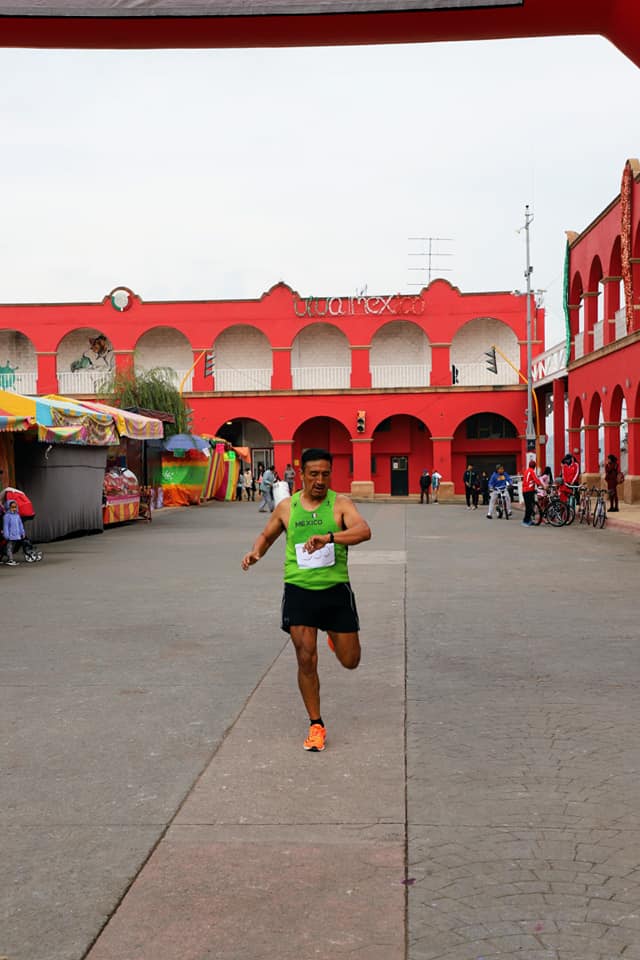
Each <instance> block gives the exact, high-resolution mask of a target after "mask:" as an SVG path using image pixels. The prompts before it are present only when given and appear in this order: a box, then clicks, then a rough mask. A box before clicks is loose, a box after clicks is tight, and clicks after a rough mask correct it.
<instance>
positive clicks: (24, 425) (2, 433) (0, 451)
mask: <svg viewBox="0 0 640 960" xmlns="http://www.w3.org/2000/svg"><path fill="white" fill-rule="evenodd" d="M32 426H34V421H33V420H32V418H31V417H26V416H23V417H20V416H15V415H13V414H10V413H9V412H8V411H7V410H3V409H2V408H0V487H6V486H7V485H10V486H12V485H13V484H14V483H15V479H16V472H15V456H14V443H13V436H11V434H14V433H18V432H20V431H23V430H29V429H30V427H32Z"/></svg>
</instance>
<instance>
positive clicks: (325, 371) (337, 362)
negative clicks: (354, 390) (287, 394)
mask: <svg viewBox="0 0 640 960" xmlns="http://www.w3.org/2000/svg"><path fill="white" fill-rule="evenodd" d="M291 379H292V381H293V389H294V390H322V389H336V388H338V389H340V388H345V387H349V385H350V381H351V349H350V347H349V341H348V340H347V338H346V336H345V335H344V333H342V331H341V330H338V328H337V327H334V326H332V325H331V324H329V323H313V324H310V325H309V326H307V327H304V328H303V329H302V330H301V331H300V333H298V335H297V336H296V337H295V339H294V341H293V343H292V345H291Z"/></svg>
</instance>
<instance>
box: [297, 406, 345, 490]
mask: <svg viewBox="0 0 640 960" xmlns="http://www.w3.org/2000/svg"><path fill="white" fill-rule="evenodd" d="M311 447H318V448H320V449H322V450H328V451H329V452H330V453H331V454H333V470H332V477H331V485H332V488H333V489H334V490H337V491H338V493H349V491H350V490H351V480H352V479H353V457H352V452H351V437H350V436H349V431H348V430H347V428H346V427H345V425H344V424H343V423H340V421H339V420H334V419H333V418H332V417H311V419H309V420H305V421H304V422H303V423H301V424H300V426H299V427H298V428H297V429H296V431H295V433H294V435H293V465H294V467H295V468H296V472H297V473H299V469H300V462H301V457H302V454H303V453H304V451H305V450H309V449H310V448H311Z"/></svg>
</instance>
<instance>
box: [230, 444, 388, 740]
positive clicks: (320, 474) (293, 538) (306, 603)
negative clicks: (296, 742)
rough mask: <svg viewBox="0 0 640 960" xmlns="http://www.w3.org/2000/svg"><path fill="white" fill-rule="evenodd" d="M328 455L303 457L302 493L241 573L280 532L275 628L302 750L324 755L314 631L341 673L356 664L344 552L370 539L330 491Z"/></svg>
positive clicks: (278, 514)
mask: <svg viewBox="0 0 640 960" xmlns="http://www.w3.org/2000/svg"><path fill="white" fill-rule="evenodd" d="M332 463H333V457H332V455H331V454H330V453H329V452H328V451H327V450H320V449H311V450H305V452H304V453H303V454H302V466H301V470H302V473H301V479H302V490H300V491H298V492H297V493H294V494H293V496H292V497H286V498H285V499H284V500H282V501H281V502H280V503H279V504H278V506H277V507H276V508H275V510H274V512H273V514H272V515H271V517H270V518H269V520H268V521H267V525H266V527H265V528H264V530H263V531H262V533H261V534H260V535H259V537H258V539H257V540H256V542H255V543H254V545H253V547H252V549H251V550H250V552H249V553H247V554H245V556H244V557H243V558H242V569H243V570H248V569H249V567H251V566H253V564H254V563H257V562H258V560H260V559H261V557H263V556H264V555H265V553H266V552H267V550H268V549H269V547H270V546H271V545H272V544H273V543H274V542H275V541H276V540H277V539H278V537H279V536H280V534H281V533H282V532H283V531H284V532H285V533H286V537H287V542H286V550H285V561H284V596H283V598H282V629H283V630H284V631H285V632H286V633H289V634H290V636H291V640H292V642H293V645H294V647H295V651H296V657H297V660H298V687H299V689H300V693H301V695H302V699H303V701H304V705H305V707H306V709H307V712H308V714H309V735H308V736H307V739H306V740H305V741H304V744H303V746H304V749H305V750H311V751H313V752H316V753H317V752H319V751H321V750H324V747H325V740H326V736H327V732H326V728H325V725H324V722H323V720H322V716H321V713H320V679H319V677H318V650H317V640H318V630H325V631H326V632H327V634H328V643H329V647H330V648H331V650H333V652H334V653H335V655H336V657H337V658H338V660H339V661H340V663H341V664H342V666H343V667H346V668H347V670H355V668H356V667H357V666H358V664H359V663H360V638H359V636H358V631H359V629H360V623H359V620H358V612H357V610H356V601H355V597H354V595H353V590H352V589H351V585H350V583H349V571H348V569H347V548H348V547H352V546H355V544H357V543H363V542H364V541H365V540H369V539H371V530H370V529H369V525H368V523H367V522H366V521H365V520H364V519H363V517H362V516H361V515H360V513H359V512H358V510H357V508H356V507H355V505H354V504H353V503H352V502H351V500H350V499H349V498H348V497H345V496H343V495H342V494H340V493H336V492H335V490H331V489H330V487H329V483H330V480H331V467H332Z"/></svg>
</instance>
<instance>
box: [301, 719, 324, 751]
mask: <svg viewBox="0 0 640 960" xmlns="http://www.w3.org/2000/svg"><path fill="white" fill-rule="evenodd" d="M326 739H327V731H326V729H325V728H324V727H323V726H322V724H321V723H314V724H313V725H312V726H311V727H309V736H308V737H307V739H306V740H305V742H304V744H303V746H304V748H305V750H312V751H313V753H320V751H321V750H324V742H325V740H326Z"/></svg>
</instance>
